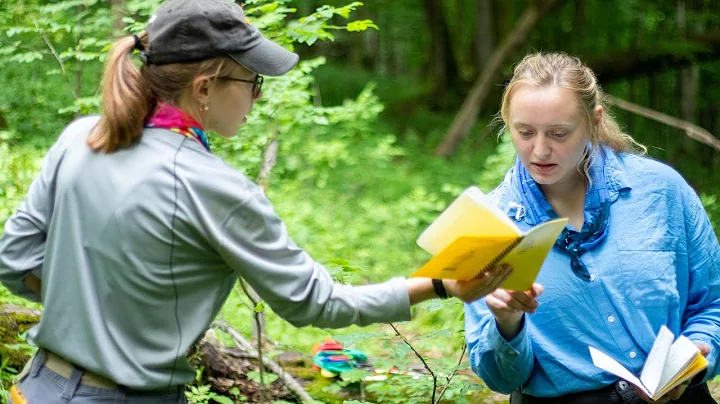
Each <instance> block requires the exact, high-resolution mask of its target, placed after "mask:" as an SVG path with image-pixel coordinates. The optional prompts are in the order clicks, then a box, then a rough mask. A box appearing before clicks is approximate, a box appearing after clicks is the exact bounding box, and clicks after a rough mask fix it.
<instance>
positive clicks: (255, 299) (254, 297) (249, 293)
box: [239, 279, 267, 401]
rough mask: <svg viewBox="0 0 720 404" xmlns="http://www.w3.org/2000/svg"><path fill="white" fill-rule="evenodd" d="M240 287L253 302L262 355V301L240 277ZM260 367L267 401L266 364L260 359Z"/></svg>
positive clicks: (261, 380) (261, 395)
mask: <svg viewBox="0 0 720 404" xmlns="http://www.w3.org/2000/svg"><path fill="white" fill-rule="evenodd" d="M239 283H240V287H241V288H242V290H243V291H244V292H245V294H246V295H247V296H248V297H249V298H250V301H252V303H253V309H252V310H253V319H254V320H255V326H256V333H257V353H258V356H259V357H261V356H262V340H263V338H262V337H263V323H264V321H263V319H261V318H260V316H261V314H262V313H261V311H258V310H257V305H258V303H259V302H260V299H259V296H258V295H257V294H256V293H255V291H254V290H252V288H249V287H246V286H245V282H244V281H243V280H242V279H240V280H239ZM258 365H259V366H258V367H259V370H260V400H261V401H266V399H267V396H266V394H267V388H266V386H265V364H264V363H263V361H258Z"/></svg>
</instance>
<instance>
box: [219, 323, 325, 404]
mask: <svg viewBox="0 0 720 404" xmlns="http://www.w3.org/2000/svg"><path fill="white" fill-rule="evenodd" d="M213 328H219V329H221V330H223V331H225V332H226V333H228V335H230V338H232V340H233V341H234V342H235V344H237V346H238V347H240V348H241V349H244V350H245V351H247V352H248V353H249V354H250V355H253V356H257V357H258V358H260V361H259V362H260V363H264V364H265V365H267V367H268V368H270V370H272V371H273V373H275V374H276V375H278V377H279V378H280V380H282V381H283V383H285V385H286V386H287V388H288V389H290V390H291V391H292V392H293V393H295V394H297V396H298V397H300V399H301V400H302V402H304V403H312V402H314V400H313V398H312V397H310V395H309V394H308V393H307V391H305V389H304V388H303V387H302V386H301V385H300V384H299V383H298V382H297V380H295V378H293V377H292V375H290V374H289V373H287V372H286V371H285V370H284V369H283V368H282V367H281V366H280V365H278V364H277V363H275V362H274V361H273V360H271V359H269V358H268V357H267V356H265V355H259V354H258V352H257V351H256V350H255V348H254V347H253V345H252V343H250V342H249V341H248V340H246V339H245V338H244V337H243V336H242V335H240V333H239V332H237V330H235V329H234V328H232V327H231V326H230V325H229V324H228V323H227V322H225V321H224V320H217V321H214V322H213Z"/></svg>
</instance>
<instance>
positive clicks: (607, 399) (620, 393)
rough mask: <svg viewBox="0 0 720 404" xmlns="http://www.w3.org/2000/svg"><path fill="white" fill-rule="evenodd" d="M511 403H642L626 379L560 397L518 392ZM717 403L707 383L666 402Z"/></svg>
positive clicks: (512, 397) (678, 403)
mask: <svg viewBox="0 0 720 404" xmlns="http://www.w3.org/2000/svg"><path fill="white" fill-rule="evenodd" d="M510 403H511V404H644V403H645V402H644V401H643V400H642V399H641V398H640V396H638V394H637V393H635V389H633V387H632V386H631V385H630V384H629V383H628V382H626V381H624V380H620V381H618V382H616V383H614V384H611V385H609V386H607V387H604V388H602V389H599V390H592V391H583V392H579V393H572V394H566V395H564V396H560V397H552V398H545V397H533V396H529V395H527V394H522V393H520V392H517V391H516V392H514V393H513V394H512V395H511V396H510ZM670 403H672V404H717V401H715V400H714V399H713V398H712V396H711V395H710V390H709V389H708V385H707V383H703V384H700V385H698V386H694V387H688V388H687V389H686V390H685V393H684V394H683V396H682V398H680V400H675V401H670V402H669V403H668V404H670Z"/></svg>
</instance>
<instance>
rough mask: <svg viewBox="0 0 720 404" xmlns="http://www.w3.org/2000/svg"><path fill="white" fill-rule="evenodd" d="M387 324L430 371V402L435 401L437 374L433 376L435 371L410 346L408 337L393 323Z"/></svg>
mask: <svg viewBox="0 0 720 404" xmlns="http://www.w3.org/2000/svg"><path fill="white" fill-rule="evenodd" d="M388 324H390V327H392V329H393V330H395V334H397V336H398V337H400V338H401V339H402V340H403V342H404V343H405V344H406V345H407V346H409V347H410V349H411V350H412V351H413V352H414V353H415V356H417V357H418V358H419V359H420V361H421V362H422V364H423V366H425V369H427V371H428V372H429V373H430V376H432V379H433V392H432V399H431V401H430V402H431V403H435V393H436V392H437V376H435V372H433V371H432V369H430V366H428V364H427V362H425V359H424V358H423V357H422V355H420V353H419V352H418V351H417V350H416V349H415V347H414V346H412V344H411V343H410V341H408V339H407V338H405V336H404V335H402V334H401V333H400V331H398V329H397V327H395V325H394V324H393V323H388Z"/></svg>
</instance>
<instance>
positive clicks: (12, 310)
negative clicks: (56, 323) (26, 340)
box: [0, 305, 40, 369]
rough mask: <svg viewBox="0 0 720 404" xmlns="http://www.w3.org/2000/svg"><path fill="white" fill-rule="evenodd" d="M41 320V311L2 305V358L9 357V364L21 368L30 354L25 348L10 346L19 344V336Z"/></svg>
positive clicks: (0, 319)
mask: <svg viewBox="0 0 720 404" xmlns="http://www.w3.org/2000/svg"><path fill="white" fill-rule="evenodd" d="M38 321H40V312H39V311H35V310H31V309H28V308H26V307H22V306H15V305H2V306H0V358H2V360H5V358H8V362H7V366H9V367H13V368H15V369H21V368H22V367H23V366H24V365H25V362H27V360H28V359H29V358H30V355H29V354H28V353H27V352H26V351H25V350H18V349H12V348H8V347H7V346H6V345H5V344H8V345H12V344H18V343H19V341H18V338H17V336H18V335H19V334H22V333H24V332H25V331H27V330H28V329H29V328H30V327H32V326H34V325H35V324H37V322H38Z"/></svg>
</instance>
